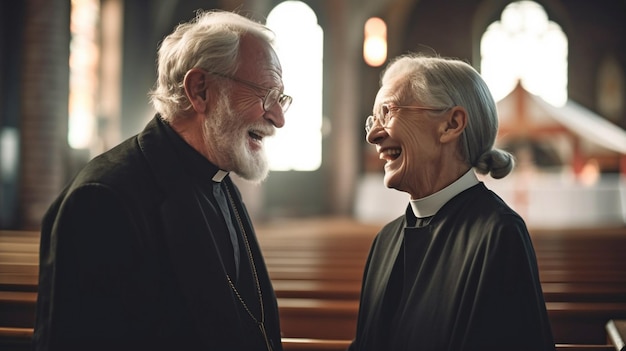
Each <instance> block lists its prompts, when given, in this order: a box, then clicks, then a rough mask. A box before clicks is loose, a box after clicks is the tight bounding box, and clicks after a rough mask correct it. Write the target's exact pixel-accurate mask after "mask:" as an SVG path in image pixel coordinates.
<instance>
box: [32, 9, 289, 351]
mask: <svg viewBox="0 0 626 351" xmlns="http://www.w3.org/2000/svg"><path fill="white" fill-rule="evenodd" d="M271 43H272V35H271V32H270V31H269V30H268V29H267V28H266V27H264V26H262V25H260V24H258V23H256V22H253V21H251V20H249V19H247V18H244V17H242V16H240V15H237V14H234V13H228V12H220V11H213V12H199V13H198V15H197V17H196V18H195V19H194V20H192V21H190V22H188V23H183V24H180V25H179V26H178V27H177V28H176V29H175V30H174V32H173V33H171V34H170V35H168V36H167V37H166V38H165V39H164V40H163V42H162V44H161V45H160V48H159V59H158V81H157V84H156V86H155V89H154V91H152V93H151V96H152V101H153V105H154V107H155V109H156V111H157V112H158V114H157V115H156V116H155V117H154V119H153V120H152V121H151V122H149V123H148V125H147V126H146V128H145V129H144V130H143V131H142V132H141V133H139V134H138V135H136V136H134V137H132V138H130V139H128V140H126V141H124V142H123V143H121V144H120V145H118V146H117V147H115V148H113V149H112V150H110V151H108V152H106V153H104V154H102V155H100V156H99V157H96V158H95V159H94V160H92V161H91V162H89V164H88V165H87V166H86V167H85V168H84V169H83V170H81V171H80V172H79V173H78V175H77V176H76V177H75V179H74V180H72V182H71V183H70V184H69V185H68V187H67V188H66V189H65V190H64V191H63V192H62V193H61V195H60V196H59V197H58V199H57V200H56V201H55V202H54V203H53V204H52V206H51V207H50V209H49V210H48V212H47V214H46V215H45V218H44V219H43V225H42V237H41V262H40V284H39V298H38V301H37V316H36V325H35V336H34V344H35V349H36V350H281V349H282V346H281V339H280V326H279V320H278V309H277V305H276V298H275V295H274V291H273V289H272V286H271V283H270V280H269V277H268V272H267V269H266V267H265V263H264V261H263V257H262V256H261V252H260V250H259V245H258V243H257V240H256V236H255V232H254V228H253V226H252V223H251V221H250V218H249V217H248V214H247V212H246V208H245V206H244V204H243V202H242V199H241V197H240V193H239V191H238V190H237V187H236V186H235V184H234V183H233V182H232V180H231V179H230V176H229V173H230V172H235V173H236V174H238V175H240V176H241V177H243V178H245V179H248V180H251V181H261V180H262V179H264V178H265V176H266V175H267V173H268V164H267V161H266V158H265V155H264V150H263V141H264V139H265V138H266V137H269V136H271V135H272V134H274V132H275V129H276V128H280V127H282V126H283V125H284V123H285V120H284V113H285V111H286V110H287V108H288V107H289V104H290V103H291V97H289V96H287V95H285V94H283V83H282V79H281V76H282V72H281V66H280V63H279V60H278V58H277V56H276V53H275V52H274V50H273V49H272V47H271Z"/></svg>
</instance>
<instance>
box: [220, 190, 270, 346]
mask: <svg viewBox="0 0 626 351" xmlns="http://www.w3.org/2000/svg"><path fill="white" fill-rule="evenodd" d="M224 185H225V188H226V194H227V195H228V200H229V201H230V204H231V206H232V208H233V211H234V212H235V218H237V223H238V224H239V229H240V230H241V234H242V236H243V242H244V244H245V246H246V252H247V253H248V261H249V262H250V268H252V276H253V277H254V283H255V285H256V291H257V295H258V296H259V305H260V309H261V320H260V321H259V320H258V319H257V318H256V317H255V316H254V314H252V311H250V309H249V308H248V305H247V304H246V302H245V301H244V300H243V298H242V297H241V295H240V294H239V291H238V290H237V288H236V287H235V284H233V281H232V279H231V278H230V275H229V274H228V273H226V279H228V284H229V285H230V288H231V289H232V290H233V292H234V293H235V295H236V296H237V298H238V299H239V302H241V304H242V305H243V308H244V309H245V310H246V312H247V313H248V315H249V316H250V318H252V320H253V321H254V322H255V323H256V324H257V326H258V327H259V330H260V331H261V334H262V335H263V339H264V340H265V346H266V347H267V350H268V351H272V347H271V346H270V342H269V339H268V338H267V332H266V331H265V309H264V307H263V295H262V294H261V284H260V283H259V276H258V274H257V271H256V266H255V265H254V258H253V257H252V250H250V243H249V242H248V235H246V231H245V229H244V226H243V222H242V221H241V217H240V216H239V210H237V206H236V205H235V201H234V200H233V197H232V195H231V194H230V190H229V189H228V184H224Z"/></svg>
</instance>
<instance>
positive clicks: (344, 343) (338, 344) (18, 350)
mask: <svg viewBox="0 0 626 351" xmlns="http://www.w3.org/2000/svg"><path fill="white" fill-rule="evenodd" d="M32 335H33V330H32V328H5V327H0V349H2V350H4V351H29V350H31V340H32ZM282 344H283V349H284V351H345V350H346V349H347V347H348V346H349V345H350V340H324V339H311V338H283V339H282ZM556 350H557V351H614V350H615V346H614V345H576V344H556Z"/></svg>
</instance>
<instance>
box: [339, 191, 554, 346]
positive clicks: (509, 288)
mask: <svg viewBox="0 0 626 351" xmlns="http://www.w3.org/2000/svg"><path fill="white" fill-rule="evenodd" d="M415 222H416V218H415V217H414V215H413V212H412V210H411V208H410V207H409V208H408V209H407V212H406V214H405V215H404V216H401V217H399V218H397V219H396V220H394V221H392V222H391V223H389V224H387V225H386V226H385V227H384V228H383V229H382V230H381V231H380V233H379V234H378V235H377V236H376V238H375V240H374V242H373V244H372V247H371V251H370V254H369V257H368V260H367V265H366V268H365V272H364V276H363V286H362V292H361V304H360V308H359V317H358V323H357V334H356V337H355V339H354V341H353V343H352V345H351V347H350V350H353V351H356V350H358V351H366V350H368V351H370V350H372V351H373V350H376V351H383V350H393V351H402V350H437V351H440V350H450V351H461V350H472V351H473V350H482V351H487V350H500V351H503V350H528V351H539V350H554V349H555V347H554V342H553V338H552V333H551V328H550V324H549V320H548V315H547V312H546V306H545V302H544V299H543V293H542V290H541V285H540V283H539V276H538V269H537V262H536V258H535V253H534V249H533V246H532V243H531V240H530V237H529V234H528V231H527V228H526V226H525V224H524V222H523V220H522V219H521V218H520V217H519V215H518V214H516V213H515V212H514V211H513V210H512V209H510V208H509V207H508V206H507V205H506V204H505V203H504V202H503V201H502V200H501V199H500V198H499V197H498V196H497V195H496V194H494V193H493V192H491V191H490V190H488V189H487V188H486V187H485V186H484V184H483V183H479V184H477V185H475V186H473V187H471V188H469V189H466V190H465V191H463V192H461V193H460V194H458V195H456V196H455V197H454V198H453V199H451V200H450V201H448V202H447V203H446V204H445V205H444V206H443V207H442V208H441V209H440V210H439V211H438V212H437V213H436V214H435V216H434V217H432V218H431V219H430V220H429V221H428V223H427V224H426V225H424V226H423V227H407V224H408V225H409V226H413V225H414V224H415Z"/></svg>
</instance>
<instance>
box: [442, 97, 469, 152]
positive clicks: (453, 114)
mask: <svg viewBox="0 0 626 351" xmlns="http://www.w3.org/2000/svg"><path fill="white" fill-rule="evenodd" d="M466 126H467V111H466V110H465V108H463V107H461V106H455V107H453V108H452V109H451V110H450V111H449V112H448V114H447V115H446V118H445V120H444V121H443V122H442V124H441V130H440V131H441V134H440V135H441V136H440V139H439V140H440V141H441V143H448V142H450V141H453V140H456V139H457V138H459V137H460V136H461V135H462V134H463V130H465V127H466Z"/></svg>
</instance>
